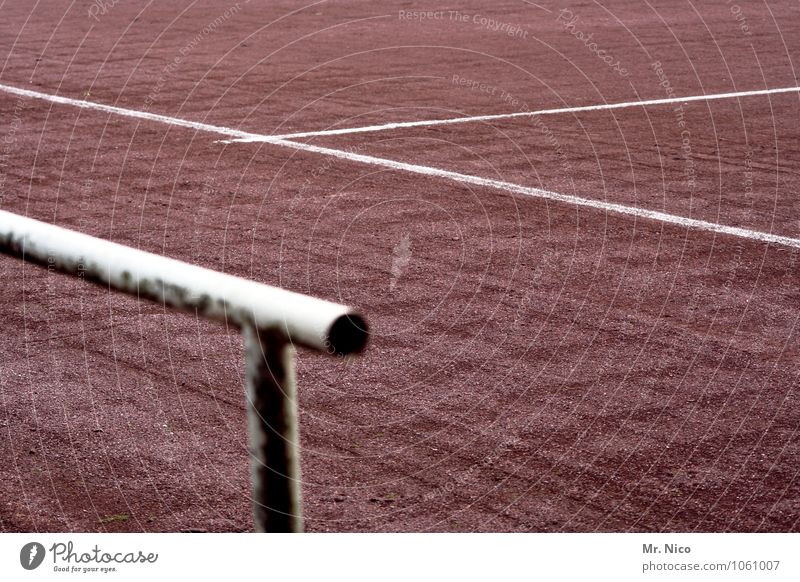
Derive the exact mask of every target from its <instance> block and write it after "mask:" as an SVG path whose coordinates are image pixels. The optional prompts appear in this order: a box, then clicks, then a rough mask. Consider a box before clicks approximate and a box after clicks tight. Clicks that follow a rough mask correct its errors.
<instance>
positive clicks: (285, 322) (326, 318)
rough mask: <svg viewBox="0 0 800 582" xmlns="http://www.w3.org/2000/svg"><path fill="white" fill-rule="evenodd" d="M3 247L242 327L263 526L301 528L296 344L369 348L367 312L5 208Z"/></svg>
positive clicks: (336, 349) (1, 214) (335, 349)
mask: <svg viewBox="0 0 800 582" xmlns="http://www.w3.org/2000/svg"><path fill="white" fill-rule="evenodd" d="M0 252H2V253H5V254H8V255H12V256H15V257H19V258H22V259H23V260H25V261H29V262H34V263H38V264H40V265H43V266H45V267H47V268H49V269H58V270H60V271H63V272H65V273H69V274H71V275H75V276H77V277H80V278H82V279H86V280H89V281H93V282H95V283H99V284H101V285H103V286H107V287H109V288H111V289H115V290H117V291H122V292H124V293H128V294H130V295H135V296H137V297H141V298H146V299H149V300H151V301H156V302H158V303H162V304H164V305H168V306H170V307H173V308H175V309H180V310H182V311H186V312H189V313H192V314H196V315H198V316H202V317H205V318H207V319H212V320H217V321H224V322H228V323H233V324H235V325H236V326H238V327H239V328H241V330H242V332H243V335H244V341H245V351H246V364H247V372H246V378H247V380H246V383H247V386H246V388H247V392H246V394H247V401H248V402H247V403H248V406H247V408H248V414H247V416H248V430H249V446H250V455H251V474H252V490H253V516H254V520H255V529H256V531H266V532H300V531H302V529H303V516H302V503H301V496H300V455H299V446H300V441H299V438H298V427H297V416H298V415H297V395H296V388H295V382H294V346H295V345H301V346H305V347H307V348H311V349H314V350H317V351H320V352H324V353H328V354H340V355H343V354H351V353H357V352H360V351H361V350H362V349H363V348H364V346H365V345H366V343H367V337H368V332H367V326H366V323H365V321H364V319H363V318H362V317H361V316H360V315H358V314H357V313H355V312H353V311H352V310H351V309H350V308H348V307H345V306H342V305H338V304H336V303H331V302H328V301H323V300H321V299H315V298H313V297H309V296H307V295H301V294H299V293H293V292H291V291H286V290H284V289H279V288H277V287H271V286H269V285H264V284H261V283H256V282H254V281H248V280H247V279H242V278H240V277H235V276H232V275H227V274H225V273H220V272H217V271H212V270H210V269H204V268H202V267H198V266H195V265H190V264H188V263H184V262H181V261H177V260H174V259H170V258H167V257H164V256H160V255H155V254H152V253H148V252H144V251H140V250H137V249H133V248H130V247H126V246H123V245H119V244H116V243H112V242H109V241H106V240H103V239H99V238H96V237H92V236H88V235H85V234H81V233H78V232H74V231H71V230H67V229H64V228H61V227H58V226H54V225H52V224H47V223H44V222H40V221H38V220H33V219H30V218H26V217H23V216H19V215H16V214H12V213H10V212H6V211H2V210H0Z"/></svg>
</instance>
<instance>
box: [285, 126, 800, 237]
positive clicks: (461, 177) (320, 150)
mask: <svg viewBox="0 0 800 582" xmlns="http://www.w3.org/2000/svg"><path fill="white" fill-rule="evenodd" d="M270 143H273V144H276V145H282V146H285V147H290V148H294V149H298V150H303V151H307V152H314V153H317V154H322V155H327V156H333V157H336V158H341V159H344V160H349V161H353V162H361V163H363V164H370V165H373V166H383V167H385V168H391V169H393V170H403V171H405V172H411V173H413V174H422V175H424V176H435V177H437V178H446V179H448V180H453V181H455V182H461V183H464V184H473V185H475V186H485V187H488V188H495V189H497V190H505V191H507V192H514V193H515V194H523V195H525V196H531V197H533V198H543V199H545V200H553V201H555V202H564V203H566V204H574V205H576V206H584V207H587V208H594V209H595V210H605V211H606V212H613V213H615V214H624V215H628V216H635V217H637V218H647V219H650V220H656V221H659V222H666V223H668V224H675V225H678V226H683V227H685V228H690V229H696V230H706V231H709V232H717V233H721V234H729V235H733V236H738V237H742V238H748V239H751V240H757V241H760V242H768V243H775V244H780V245H785V246H789V247H795V248H800V239H796V238H790V237H786V236H779V235H776V234H771V233H767V232H760V231H757V230H749V229H746V228H738V227H735V226H725V225H724V224H717V223H714V222H706V221H705V220H697V219H695V218H686V217H683V216H678V215H675V214H667V213H666V212H658V211H655V210H647V209H644V208H638V207H636V206H626V205H624V204H614V203H612V202H603V201H602V200H592V199H591V198H581V197H579V196H570V195H568V194H559V193H557V192H550V191H548V190H541V189H539V188H531V187H529V186H522V185H520V184H514V183H512V182H503V181H501V180H492V179H490V178H480V177H478V176H470V175H469V174H459V173H458V172H451V171H449V170H441V169H439V168H433V167H430V166H418V165H416V164H408V163H405V162H396V161H394V160H387V159H385V158H376V157H373V156H365V155H362V154H355V153H351V152H346V151H342V150H335V149H331V148H325V147H320V146H314V145H309V144H304V143H298V142H293V141H286V140H279V141H274V142H270Z"/></svg>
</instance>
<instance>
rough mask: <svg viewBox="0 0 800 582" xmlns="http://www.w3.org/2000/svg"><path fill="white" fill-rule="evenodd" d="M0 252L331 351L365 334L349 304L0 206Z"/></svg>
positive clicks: (349, 349) (347, 349)
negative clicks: (87, 233) (319, 297)
mask: <svg viewBox="0 0 800 582" xmlns="http://www.w3.org/2000/svg"><path fill="white" fill-rule="evenodd" d="M0 252H3V253H5V254H8V255H12V256H17V257H22V258H24V259H25V260H27V261H33V262H36V263H39V264H41V265H44V266H46V267H48V268H55V269H58V270H60V271H64V272H66V273H70V274H72V275H76V276H78V277H80V278H84V279H87V280H90V281H94V282H96V283H100V284H104V285H108V286H110V287H112V288H113V289H116V290H119V291H123V292H125V293H129V294H131V295H136V296H138V297H144V298H147V299H150V300H152V301H157V302H160V303H164V304H166V305H169V306H170V307H174V308H177V309H181V310H183V311H188V312H191V313H197V314H199V315H202V316H203V317H206V318H208V319H214V320H218V321H227V322H230V323H234V324H235V325H237V326H239V327H244V326H247V325H252V326H254V327H255V328H257V329H259V330H269V329H273V330H281V331H282V332H283V333H284V334H285V335H286V337H287V338H288V339H289V341H291V342H292V343H294V344H298V345H302V346H305V347H309V348H312V349H316V350H319V351H322V352H328V353H331V354H348V353H354V352H359V351H361V350H362V349H363V348H364V346H365V345H366V342H367V337H368V332H367V325H366V323H365V321H364V318H363V317H361V316H360V315H358V314H357V313H355V312H354V311H353V310H352V309H350V308H349V307H346V306H344V305H339V304H336V303H331V302H330V301H324V300H322V299H316V298H314V297H309V296H307V295H302V294H300V293H294V292H292V291H286V290H285V289H279V288H277V287H272V286H270V285H264V284H262V283H256V282H255V281H249V280H247V279H242V278H241V277H235V276H233V275H227V274H225V273H220V272H218V271H212V270H210V269H205V268H203V267H198V266H196V265H191V264H189V263H184V262H182V261H177V260H175V259H170V258H168V257H164V256H161V255H155V254H153V253H148V252H145V251H140V250H137V249H133V248H131V247H126V246H124V245H120V244H117V243H113V242H110V241H107V240H103V239H100V238H96V237H93V236H89V235H85V234H81V233H78V232H75V231H72V230H67V229H65V228H61V227H58V226H54V225H52V224H48V223H45V222H41V221H38V220H34V219H31V218H26V217H24V216H19V215H17V214H12V213H10V212H6V211H4V210H0Z"/></svg>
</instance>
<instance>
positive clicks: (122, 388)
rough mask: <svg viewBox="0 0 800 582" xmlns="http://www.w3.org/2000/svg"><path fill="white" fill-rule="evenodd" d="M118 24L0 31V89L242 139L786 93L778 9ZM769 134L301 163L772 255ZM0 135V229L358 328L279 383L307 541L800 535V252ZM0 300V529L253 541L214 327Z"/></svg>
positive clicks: (30, 19)
mask: <svg viewBox="0 0 800 582" xmlns="http://www.w3.org/2000/svg"><path fill="white" fill-rule="evenodd" d="M106 4H107V5H110V4H111V3H106ZM143 4H144V3H138V2H136V3H135V2H119V3H116V4H115V5H113V6H110V7H107V9H106V10H105V12H104V13H101V12H98V11H97V9H96V7H97V6H98V5H102V3H94V4H93V3H91V2H88V1H84V2H66V1H60V2H55V1H54V2H47V3H39V2H36V3H31V2H9V1H7V2H0V84H5V85H11V86H15V87H25V88H30V89H34V90H37V91H42V92H45V93H51V94H59V95H63V96H67V97H71V98H75V99H86V100H88V101H93V102H99V103H107V104H115V105H117V106H120V107H127V108H132V109H146V110H148V111H152V112H155V113H161V114H164V115H169V116H174V117H179V118H185V119H192V120H197V121H204V122H206V123H212V124H217V125H221V126H226V127H235V128H241V129H245V130H247V131H253V132H258V133H264V134H272V133H275V134H284V133H291V132H297V131H310V130H321V129H326V128H330V127H349V126H357V125H368V124H373V123H387V122H391V121H398V120H416V119H437V118H443V117H458V116H463V115H484V114H491V113H505V112H511V111H521V110H525V109H546V108H553V107H573V106H579V105H593V104H600V103H615V102H622V101H635V100H640V99H659V98H665V97H668V96H670V95H669V93H668V88H669V90H671V91H672V92H673V95H678V96H681V95H699V94H704V93H709V94H710V93H722V92H730V91H746V90H752V89H764V88H777V87H792V86H797V85H798V84H799V83H798V81H797V75H796V71H795V61H796V60H797V58H798V56H800V53H798V47H799V46H800V27H797V26H794V25H793V23H797V22H798V20H800V8H799V7H798V4H797V2H791V1H782V2H771V3H769V5H767V4H766V3H752V4H751V3H741V5H742V6H741V12H739V13H734V11H732V9H731V5H730V4H729V3H725V2H716V3H713V4H708V3H689V2H684V1H678V0H675V1H671V2H666V3H664V2H661V3H657V4H653V3H644V4H643V3H640V2H633V1H617V2H611V3H606V4H608V5H607V6H605V7H604V6H603V5H601V4H600V3H596V2H580V3H573V4H570V5H569V10H570V12H571V13H572V17H571V18H574V17H576V16H577V18H578V20H575V21H572V22H573V24H572V25H571V27H565V19H566V16H567V15H566V13H563V14H562V20H561V21H559V20H558V18H559V14H560V13H559V11H560V10H561V9H562V8H563V6H562V5H560V4H556V3H553V2H549V1H544V2H541V3H539V4H538V5H537V4H532V3H525V2H512V1H510V0H506V1H502V2H494V3H491V4H487V3H485V2H473V1H460V2H458V3H456V4H455V5H454V6H452V7H448V9H449V8H452V9H453V10H455V9H458V10H459V11H460V13H461V14H462V15H466V16H467V21H466V22H464V21H462V20H461V19H460V18H457V17H451V16H450V14H449V12H447V11H445V12H443V13H441V14H442V16H441V17H440V18H438V19H436V18H432V19H428V20H425V21H420V20H419V19H415V18H405V17H404V16H401V13H400V11H412V10H427V9H430V7H429V6H427V5H421V4H416V5H415V4H413V3H411V2H381V3H372V2H354V1H351V2H337V3H333V2H319V3H316V4H312V5H305V4H303V3H299V2H269V3H266V2H264V3H262V2H256V1H252V2H244V1H242V2H240V3H238V4H234V3H227V2H225V1H219V0H215V1H210V0H209V1H197V2H191V3H189V5H188V7H187V6H186V5H185V4H186V3H183V2H180V3H179V2H172V1H160V2H150V3H147V4H145V5H144V6H142V5H143ZM92 6H95V12H94V14H95V16H96V18H92V17H90V15H89V13H90V11H91V10H92ZM476 15H477V22H476V21H475V20H476ZM484 17H485V18H491V19H493V20H495V21H497V22H500V23H506V24H509V25H514V26H518V27H520V30H521V31H522V32H524V34H522V32H520V33H518V34H517V35H516V36H509V35H508V34H505V33H504V32H503V31H502V30H492V28H491V26H485V25H482V24H481V23H480V19H481V18H484ZM571 18H570V19H566V20H567V21H569V20H571ZM215 21H216V24H214V23H215ZM579 32H580V33H582V34H584V35H589V34H593V37H592V40H593V41H594V42H595V43H596V45H597V46H596V47H594V49H592V48H591V47H590V46H589V45H588V44H587V43H586V42H584V41H582V40H580V39H579V38H577V33H579ZM595 50H604V51H606V53H605V54H610V55H613V57H614V59H615V60H618V61H619V63H620V66H621V67H624V69H625V71H624V72H625V73H626V74H625V75H623V74H621V72H620V71H619V70H615V69H614V67H612V66H608V65H606V64H605V63H604V62H603V61H602V60H601V59H600V58H599V57H598V55H597V54H596V53H595V52H594V51H595ZM656 61H658V62H660V63H661V68H662V71H663V75H664V76H659V74H657V72H656V71H655V69H654V67H653V66H652V64H653V63H654V62H656ZM461 79H467V80H468V82H461ZM473 82H474V83H473ZM473 84H476V86H475V87H473ZM799 114H800V98H798V94H797V93H788V94H782V95H771V96H759V97H748V98H742V99H730V100H725V101H715V102H711V101H709V102H695V103H687V104H685V105H683V107H682V108H681V109H680V110H678V108H677V106H676V105H668V106H655V107H647V108H634V109H620V110H606V111H596V112H590V113H579V114H572V113H569V114H561V115H553V116H546V117H542V118H539V119H540V120H541V123H534V122H533V120H532V119H531V118H522V119H513V120H501V121H496V122H491V123H470V124H461V125H454V126H435V127H428V128H412V129H404V130H395V131H386V132H376V133H365V134H352V135H345V136H324V137H314V138H308V139H303V140H301V141H304V142H308V143H313V144H316V145H324V146H326V147H330V148H336V149H344V150H349V151H355V152H357V153H361V154H368V155H373V156H379V157H383V158H388V159H392V160H398V161H404V162H409V163H414V164H420V165H425V166H433V167H437V168H442V169H448V170H452V171H456V172H461V173H464V174H470V175H476V176H482V177H487V178H495V179H499V180H504V181H508V182H514V183H518V184H524V185H527V186H534V187H539V188H544V189H547V190H552V191H556V192H560V193H563V194H572V195H577V196H581V197H584V198H591V199H597V200H605V201H610V202H621V203H625V204H630V205H634V206H639V207H642V208H649V209H654V210H662V211H664V212H670V213H673V214H678V215H681V216H691V217H693V218H699V219H702V220H707V221H711V222H717V223H721V224H726V225H732V226H740V227H744V228H749V229H753V230H759V231H764V232H775V233H777V234H781V235H784V236H789V237H798V236H800V219H799V218H798V216H799V215H798V209H799V207H798V201H797V192H798V186H799V185H800V178H798V176H800V157H798V149H797V143H798V138H800V135H799V134H800V129H799V128H798V124H797V119H798V115H799ZM681 121H683V123H684V125H683V126H681V125H680V122H681ZM687 132H688V133H687ZM0 136H2V137H0V208H2V209H4V210H10V211H13V212H18V213H21V214H26V215H29V216H32V217H35V218H38V219H41V220H46V221H48V222H54V223H56V224H59V225H62V226H67V227H70V228H74V229H77V230H80V231H83V232H87V233H90V234H93V235H96V236H101V237H103V238H107V239H111V240H114V241H117V242H121V243H124V244H128V245H132V246H135V247H138V248H142V249H145V250H148V251H153V252H158V253H162V254H166V255H169V256H171V257H176V258H179V259H182V260H186V261H191V262H194V263H198V264H201V265H203V266H206V267H211V268H214V269H218V270H224V271H226V272H231V273H235V274H237V275H242V276H246V277H249V278H253V279H256V280H259V281H263V282H267V283H271V284H278V285H281V286H285V287H287V288H290V289H292V290H296V291H301V292H305V293H309V294H312V295H316V296H320V297H323V298H326V299H330V300H334V301H341V302H344V303H348V304H351V305H354V306H356V307H358V308H359V309H360V310H361V311H362V312H363V313H365V314H366V316H367V317H368V319H369V321H370V324H371V328H372V331H373V337H372V340H371V344H370V346H369V348H368V350H367V351H366V353H365V354H364V355H363V357H360V358H358V359H353V360H348V361H340V360H336V359H329V358H325V357H323V356H320V355H314V354H311V353H308V352H305V351H299V352H298V358H297V366H298V369H297V376H298V385H299V393H300V403H299V404H300V409H301V420H300V426H301V434H302V470H303V494H304V502H305V515H306V528H307V530H309V531H513V532H517V531H581V532H586V531H715V532H716V531H779V532H783V531H797V530H799V529H800V521H799V520H800V476H799V475H798V472H799V471H800V436H798V428H800V386H799V385H798V373H799V372H800V347H799V346H798V340H799V339H800V338H799V337H798V322H799V321H800V315H798V304H799V302H800V287H799V285H800V264H798V253H799V252H800V250H798V249H791V248H788V247H783V246H776V245H769V246H768V245H766V244H763V243H758V242H755V241H749V240H745V239H741V238H736V237H731V236H726V235H716V236H715V235H713V234H710V233H708V232H702V231H695V230H686V229H685V228H681V227H677V226H670V225H666V224H663V223H660V222H654V221H648V220H642V219H639V220H634V219H633V218H632V217H625V216H618V215H613V214H606V213H604V212H602V211H598V210H592V209H588V208H580V209H577V208H575V207H573V206H570V205H567V204H562V203H556V202H546V201H544V200H540V199H533V198H529V197H525V196H520V195H512V194H509V193H507V192H503V191H499V190H495V189H490V188H484V187H477V186H467V185H464V184H458V183H455V182H453V181H449V180H445V179H441V178H436V177H425V176H421V175H417V174H411V173H407V172H403V171H397V170H389V169H386V168H380V167H376V166H369V165H364V164H360V163H357V162H352V161H344V160H338V159H334V158H331V157H326V156H321V155H318V154H315V153H309V152H302V151H295V150H292V149H289V148H284V147H281V146H276V145H270V144H228V145H225V144H222V143H219V141H218V140H219V136H214V135H210V134H206V133H197V132H194V131H192V130H187V129H181V128H174V127H172V128H171V127H168V126H166V125H162V124H157V123H151V122H144V121H141V122H138V121H136V120H131V119H126V118H121V117H118V116H113V115H109V114H106V113H98V112H93V111H90V110H79V109H77V108H74V107H65V106H61V105H53V104H50V103H46V102H43V101H36V100H31V99H24V98H17V97H15V96H13V95H9V94H7V93H3V92H0ZM687 144H688V149H687ZM0 281H2V292H0V313H2V318H3V324H4V325H3V332H4V333H2V334H1V335H0V357H1V358H2V359H1V360H0V438H1V442H2V446H0V531H6V532H9V531H30V530H35V531H58V532H67V531H186V530H208V531H247V530H250V529H251V527H252V521H251V516H250V508H249V504H250V497H249V474H248V456H247V450H246V445H247V443H246V439H247V437H246V422H245V406H244V404H245V400H244V390H243V373H244V361H243V347H242V339H241V336H240V334H239V333H238V331H237V330H236V329H233V328H226V327H225V326H222V325H216V324H210V323H206V322H204V321H202V320H196V319H195V318H193V317H191V316H187V315H182V314H176V313H173V312H170V311H167V310H165V309H164V308H163V306H159V305H157V304H151V303H147V302H145V301H138V300H137V299H136V298H132V297H127V296H121V295H118V294H115V293H111V292H109V291H108V290H107V289H103V288H100V287H93V286H88V285H86V284H84V283H82V282H81V281H78V280H76V279H72V278H69V277H66V276H62V275H59V274H56V273H51V272H48V271H47V270H46V269H42V268H39V267H35V266H32V265H28V264H23V263H22V262H21V261H18V260H16V259H11V258H0Z"/></svg>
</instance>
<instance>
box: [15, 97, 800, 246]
mask: <svg viewBox="0 0 800 582" xmlns="http://www.w3.org/2000/svg"><path fill="white" fill-rule="evenodd" d="M0 91H5V92H6V93H12V94H15V95H22V96H25V97H31V98H34V99H42V100H44V101H50V102H52V103H58V104H61V105H72V106H75V107H81V108H83V109H91V110H96V111H105V112H107V113H114V114H116V115H121V116H124V117H132V118H135V119H144V120H147V121H156V122H158V123H164V124H167V125H174V126H178V127H186V128H189V129H195V130H197V131H204V132H208V133H216V134H219V135H225V136H237V137H238V136H243V135H246V136H257V137H268V136H263V135H259V134H254V133H249V132H244V131H240V130H238V129H230V128H227V127H220V126H216V125H209V124H206V123H199V122H195V121H187V120H185V119H178V118H175V117H168V116H166V115H158V114H154V113H147V112H144V111H137V110H135V109H125V108H122V107H114V106H110V105H103V104H100V103H93V102H91V101H82V100H79V99H70V98H69V97H59V96H57V95H48V94H47V93H40V92H38V91H30V90H28V89H19V88H17V87H11V86H9V85H2V84H0ZM269 143H271V144H275V145H280V146H283V147H289V148H293V149H296V150H302V151H307V152H312V153H317V154H322V155H326V156H332V157H335V158H339V159H343V160H349V161H352V162H359V163H362V164H368V165H371V166H381V167H384V168H390V169H392V170H402V171H404V172H410V173H413V174H421V175H423V176H433V177H437V178H445V179H448V180H452V181H455V182H460V183H463V184H472V185H475V186H483V187H488V188H494V189H497V190H504V191H506V192H513V193H515V194H522V195H524V196H531V197H533V198H542V199H545V200H553V201H555V202H562V203H566V204H574V205H576V206H583V207H587V208H593V209H596V210H604V211H606V212H613V213H615V214H622V215H627V216H634V217H636V218H645V219H649V220H655V221H658V222H664V223H667V224H674V225H678V226H682V227H684V228H687V229H696V230H705V231H708V232H715V233H720V234H728V235H731V236H738V237H740V238H746V239H750V240H755V241H759V242H766V243H773V244H779V245H784V246H788V247H795V248H800V239H797V238H791V237H786V236H779V235H776V234H771V233H767V232H761V231H757V230H749V229H746V228H738V227H735V226H725V225H723V224H717V223H714V222H707V221H705V220H697V219H695V218H686V217H683V216H678V215H675V214H667V213H665V212H658V211H655V210H646V209H644V208H638V207H635V206H626V205H624V204H614V203H611V202H603V201H601V200H592V199H590V198H581V197H579V196H570V195H567V194H558V193H557V192H550V191H548V190H541V189H539V188H531V187H528V186H522V185H520V184H514V183H512V182H503V181H501V180H493V179H490V178H480V177H478V176H471V175H468V174H460V173H458V172H451V171H449V170H442V169H439V168H434V167H431V166H420V165H417V164H408V163H406V162H396V161H394V160H388V159H385V158H377V157H374V156H366V155H363V154H356V153H352V152H346V151H342V150H336V149H331V148H325V147H320V146H314V145H309V144H304V143H298V142H293V141H288V140H285V139H278V138H276V137H271V138H270V139H269Z"/></svg>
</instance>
